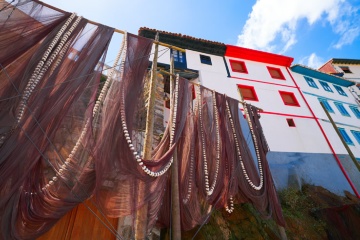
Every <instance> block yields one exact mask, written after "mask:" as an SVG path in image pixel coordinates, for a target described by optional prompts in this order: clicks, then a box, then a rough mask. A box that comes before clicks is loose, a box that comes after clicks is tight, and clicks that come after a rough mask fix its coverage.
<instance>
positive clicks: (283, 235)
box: [238, 88, 288, 240]
mask: <svg viewBox="0 0 360 240" xmlns="http://www.w3.org/2000/svg"><path fill="white" fill-rule="evenodd" d="M238 93H239V96H240V101H241V102H244V98H243V96H242V94H241V91H240V89H239V88H238ZM248 121H250V119H248ZM277 226H278V229H279V233H280V238H281V240H287V239H288V238H287V235H286V232H285V228H284V227H282V226H280V225H277Z"/></svg>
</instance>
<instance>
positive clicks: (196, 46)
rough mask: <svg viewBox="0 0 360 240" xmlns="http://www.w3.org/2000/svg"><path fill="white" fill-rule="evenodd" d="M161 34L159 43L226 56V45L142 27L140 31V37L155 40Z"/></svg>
mask: <svg viewBox="0 0 360 240" xmlns="http://www.w3.org/2000/svg"><path fill="white" fill-rule="evenodd" d="M157 32H158V33H159V41H160V42H163V43H167V44H170V45H173V46H176V47H180V48H184V49H189V50H194V51H197V52H202V53H208V54H212V55H217V56H224V55H225V51H226V45H225V44H224V43H220V42H215V41H209V40H205V39H201V38H195V37H191V36H188V35H182V34H181V33H171V32H166V31H160V30H156V29H150V28H146V27H141V28H140V29H139V32H138V34H139V36H142V37H146V38H151V39H155V35H156V33H157Z"/></svg>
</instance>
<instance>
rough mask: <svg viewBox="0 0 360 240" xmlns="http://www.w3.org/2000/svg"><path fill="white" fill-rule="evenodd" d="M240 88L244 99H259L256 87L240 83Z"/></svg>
mask: <svg viewBox="0 0 360 240" xmlns="http://www.w3.org/2000/svg"><path fill="white" fill-rule="evenodd" d="M238 88H239V91H240V93H241V96H242V97H243V98H244V100H251V101H259V99H258V97H257V95H256V92H255V89H254V87H252V86H246V85H238Z"/></svg>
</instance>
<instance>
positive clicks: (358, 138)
mask: <svg viewBox="0 0 360 240" xmlns="http://www.w3.org/2000/svg"><path fill="white" fill-rule="evenodd" d="M351 133H352V134H353V135H354V137H355V139H356V141H357V142H358V143H359V144H360V132H359V131H355V130H351Z"/></svg>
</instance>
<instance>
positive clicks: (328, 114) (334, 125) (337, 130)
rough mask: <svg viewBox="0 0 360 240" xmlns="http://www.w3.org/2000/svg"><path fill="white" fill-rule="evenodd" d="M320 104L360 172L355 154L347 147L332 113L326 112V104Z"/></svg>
mask: <svg viewBox="0 0 360 240" xmlns="http://www.w3.org/2000/svg"><path fill="white" fill-rule="evenodd" d="M320 104H321V106H322V108H323V109H324V111H325V113H326V116H327V117H328V118H329V121H330V123H331V125H332V126H333V128H334V129H335V131H336V133H337V135H338V136H339V138H340V140H341V142H342V143H343V145H344V147H345V148H346V151H347V152H348V154H349V156H350V158H351V159H352V160H353V162H354V164H355V166H356V167H357V169H358V171H360V165H359V163H358V162H357V160H356V158H355V156H354V154H353V153H352V151H351V149H350V148H349V146H348V145H347V143H346V142H345V140H344V139H343V137H342V136H341V133H340V131H339V129H338V128H337V126H336V124H335V122H334V120H333V119H332V117H331V115H330V113H329V112H328V111H327V110H326V108H325V106H324V104H323V103H322V102H320Z"/></svg>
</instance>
